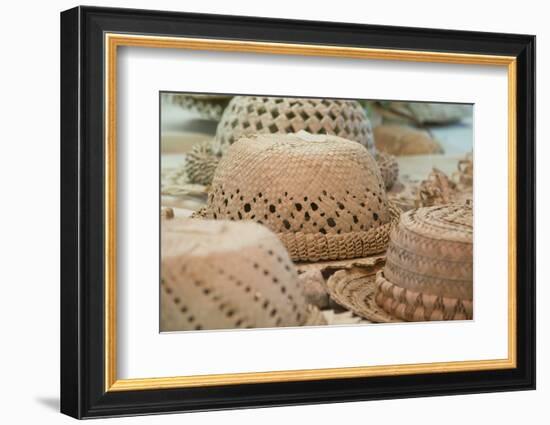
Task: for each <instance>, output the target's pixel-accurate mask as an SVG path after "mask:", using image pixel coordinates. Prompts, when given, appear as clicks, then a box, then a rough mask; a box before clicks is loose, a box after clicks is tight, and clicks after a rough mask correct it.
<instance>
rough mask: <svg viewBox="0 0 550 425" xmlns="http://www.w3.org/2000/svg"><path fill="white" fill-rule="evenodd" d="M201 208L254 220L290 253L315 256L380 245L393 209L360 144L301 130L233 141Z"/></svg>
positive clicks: (375, 249) (356, 253) (346, 254)
mask: <svg viewBox="0 0 550 425" xmlns="http://www.w3.org/2000/svg"><path fill="white" fill-rule="evenodd" d="M201 215H203V216H204V217H206V218H213V219H229V220H253V221H256V222H258V223H260V224H263V225H265V226H267V227H268V228H269V229H271V230H272V231H273V232H275V233H276V234H277V236H278V237H279V238H280V239H281V240H282V242H283V244H284V245H285V247H286V248H287V250H288V251H289V253H290V256H291V258H292V260H294V261H319V260H338V259H347V258H357V257H366V256H368V255H371V254H375V253H379V252H383V251H384V250H385V249H386V247H387V243H388V240H389V231H390V229H391V227H392V225H393V223H394V221H395V220H396V217H397V215H398V213H397V212H396V211H395V210H394V209H392V208H391V207H390V205H389V203H388V201H387V199H386V192H385V189H384V183H383V181H382V177H381V176H380V171H379V169H378V167H377V165H376V162H375V161H374V159H373V157H372V155H371V154H370V153H369V151H368V150H367V149H366V148H365V147H364V146H362V145H361V144H359V143H357V142H352V141H349V140H346V139H342V138H340V137H336V136H328V135H311V134H309V133H306V132H300V133H298V134H287V135H275V134H274V135H257V136H253V137H250V138H241V139H240V140H239V141H237V142H235V143H234V144H232V145H231V147H230V148H229V149H228V150H227V152H226V154H225V155H224V156H223V158H222V160H221V162H220V164H219V166H218V168H217V169H216V173H215V175H214V179H213V181H212V186H211V191H210V193H209V196H208V201H207V206H206V208H205V209H204V210H203V211H202V212H201Z"/></svg>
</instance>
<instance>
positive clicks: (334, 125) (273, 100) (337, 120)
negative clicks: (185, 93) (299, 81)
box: [186, 96, 397, 188]
mask: <svg viewBox="0 0 550 425" xmlns="http://www.w3.org/2000/svg"><path fill="white" fill-rule="evenodd" d="M301 130H304V131H307V132H309V133H312V134H330V135H335V136H339V137H342V138H344V139H348V140H353V141H355V142H358V143H360V144H362V145H363V146H365V147H366V148H367V149H368V150H369V151H370V152H371V153H373V154H375V146H374V138H373V133H372V128H371V124H370V121H369V119H368V118H367V116H366V114H365V111H364V110H363V108H362V106H361V105H360V104H359V103H358V102H356V101H353V100H337V99H304V98H284V97H257V96H235V97H234V98H233V99H232V100H231V101H230V102H229V105H228V106H227V108H226V109H225V111H224V113H223V116H222V118H221V120H220V122H219V124H218V128H217V130H216V137H215V138H214V140H213V142H212V144H211V145H210V146H197V147H196V148H195V149H194V150H193V151H192V152H191V154H190V155H189V156H188V158H187V165H186V171H187V174H188V176H189V178H190V180H191V181H192V182H196V183H201V184H208V183H210V182H211V181H212V176H213V174H212V173H211V169H212V165H213V164H215V163H216V162H217V161H219V158H220V157H221V156H222V155H223V154H224V153H225V151H226V150H227V149H228V148H229V146H230V145H232V144H233V143H234V142H235V141H237V140H239V139H240V138H242V137H248V136H251V135H255V134H288V133H297V132H299V131H301ZM388 160H393V164H392V165H391V167H393V168H395V173H394V172H393V168H392V171H390V173H389V174H387V173H384V175H383V178H393V180H388V181H386V180H385V183H386V187H388V188H389V187H391V186H392V185H393V182H394V181H395V179H396V178H397V173H396V170H397V163H396V162H395V159H393V158H390V157H385V158H384V161H386V162H385V165H384V166H387V165H388V163H387V161H388ZM205 165H206V168H205ZM199 180H200V181H199Z"/></svg>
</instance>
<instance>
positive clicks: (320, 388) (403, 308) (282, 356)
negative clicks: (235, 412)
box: [61, 7, 535, 418]
mask: <svg viewBox="0 0 550 425" xmlns="http://www.w3.org/2000/svg"><path fill="white" fill-rule="evenodd" d="M534 70H535V37H534V36H529V35H516V34H495V33H477V32H464V31H450V30H434V29H418V28H401V27H390V26H368V25H355V24H342V23H328V22H313V21H292V20H277V19H265V18H251V17H238V16H218V15H200V14H186V13H175V12H160V11H143V10H129V9H108V8H94V7H77V8H74V9H71V10H68V11H65V12H63V13H62V14H61V72H62V74H61V104H62V108H61V112H62V123H61V164H62V169H61V191H62V205H61V207H62V208H61V210H62V217H61V221H62V231H61V242H62V243H61V246H62V252H61V254H62V255H61V257H62V279H61V411H62V412H63V413H65V414H68V415H71V416H73V417H77V418H91V417H103V416H120V415H135V414H147V413H162V412H178V411H181V412H185V411H198V410H214V409H229V408H240V407H254V406H275V405H292V404H307V403H326V402H338V401H353V400H370V399H384V398H398V397H413V396H430V395H431V396H433V395H444V394H462V393H476V392H488V391H510V390H522V389H533V388H534V387H535V217H534V215H535V180H534V179H535V151H534V147H535V140H534V138H535V136H534V122H535V109H534V105H535V99H534V94H535V88H534V84H535V75H534Z"/></svg>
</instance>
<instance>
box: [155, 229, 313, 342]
mask: <svg viewBox="0 0 550 425" xmlns="http://www.w3.org/2000/svg"><path fill="white" fill-rule="evenodd" d="M161 270H162V272H161V274H162V284H161V286H162V287H161V318H160V321H161V330H162V331H178V330H200V329H224V328H226V329H227V328H256V327H275V326H301V325H314V324H322V321H320V320H319V318H320V317H321V316H320V315H319V314H317V315H312V314H311V309H310V307H308V306H307V305H306V302H305V298H304V295H303V294H302V292H301V290H300V287H299V286H298V285H297V283H296V279H297V273H296V270H295V268H294V265H293V264H292V262H291V261H290V258H289V257H288V254H287V252H286V251H285V249H284V247H283V246H282V244H281V242H280V241H279V240H278V239H277V238H276V237H275V235H273V233H271V232H270V231H269V230H268V229H266V228H265V227H263V226H260V225H258V224H256V223H253V222H239V223H235V222H229V221H209V220H192V219H178V218H173V219H168V220H164V221H163V223H162V268H161ZM312 318H313V320H312Z"/></svg>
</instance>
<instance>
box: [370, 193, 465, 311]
mask: <svg viewBox="0 0 550 425" xmlns="http://www.w3.org/2000/svg"><path fill="white" fill-rule="evenodd" d="M472 221H473V215H472V206H471V204H470V203H467V204H460V205H459V204H451V205H444V206H436V207H428V208H419V209H417V210H411V211H408V212H406V213H404V214H402V215H401V219H400V221H399V224H398V226H396V228H395V229H394V231H393V232H392V234H391V241H390V244H389V246H388V251H387V259H386V265H385V267H384V270H383V272H380V273H379V274H378V275H377V294H376V302H377V303H378V305H380V306H381V307H383V308H384V310H385V311H386V312H388V313H389V314H391V315H392V316H394V317H397V318H400V319H403V320H411V321H422V320H464V319H471V318H472V314H473V313H472V309H473V305H472V299H473V284H472V275H473V223H472Z"/></svg>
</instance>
